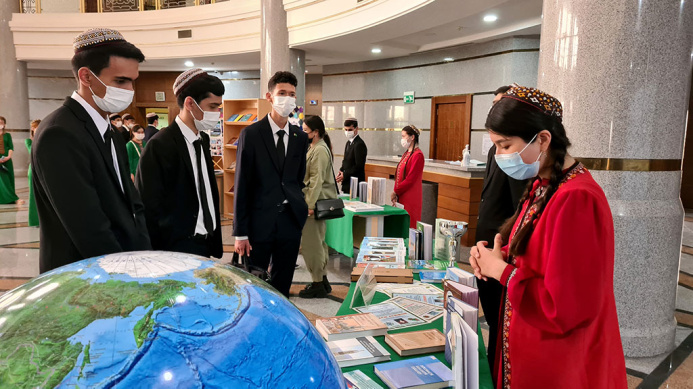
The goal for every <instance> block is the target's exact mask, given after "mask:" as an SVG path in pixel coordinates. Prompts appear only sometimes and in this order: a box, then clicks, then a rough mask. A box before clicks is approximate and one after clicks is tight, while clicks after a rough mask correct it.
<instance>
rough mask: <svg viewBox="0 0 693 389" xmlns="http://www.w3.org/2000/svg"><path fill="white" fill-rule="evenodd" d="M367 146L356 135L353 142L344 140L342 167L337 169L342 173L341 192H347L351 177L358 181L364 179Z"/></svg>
mask: <svg viewBox="0 0 693 389" xmlns="http://www.w3.org/2000/svg"><path fill="white" fill-rule="evenodd" d="M367 156H368V147H366V142H364V141H363V139H361V137H360V136H358V135H357V136H356V137H355V138H354V141H353V142H349V141H347V142H346V145H345V146H344V159H343V160H342V168H341V169H339V170H340V171H341V172H342V173H343V174H344V179H343V180H342V192H344V193H349V189H350V188H349V185H351V177H358V178H359V182H362V181H366V157H367Z"/></svg>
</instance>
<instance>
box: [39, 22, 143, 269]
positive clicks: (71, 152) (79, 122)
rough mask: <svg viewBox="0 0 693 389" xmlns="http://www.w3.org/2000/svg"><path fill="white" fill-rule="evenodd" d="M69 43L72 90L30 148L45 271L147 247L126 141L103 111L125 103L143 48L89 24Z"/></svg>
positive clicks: (127, 102) (108, 110)
mask: <svg viewBox="0 0 693 389" xmlns="http://www.w3.org/2000/svg"><path fill="white" fill-rule="evenodd" d="M74 49H75V55H74V56H73V57H72V69H73V72H74V75H75V78H76V79H77V82H78V88H77V91H75V92H74V93H73V94H72V96H71V97H68V98H67V99H66V100H65V103H63V106H62V107H60V108H58V109H57V110H55V111H53V113H51V114H50V115H48V117H46V118H45V119H44V120H43V121H42V122H41V124H40V125H39V127H38V129H37V130H36V135H35V136H34V144H33V148H32V154H31V164H32V168H33V178H32V180H33V181H32V183H33V185H34V193H35V196H36V207H37V209H38V213H39V220H40V228H41V249H40V253H39V267H40V271H41V272H42V273H43V272H46V271H48V270H51V269H55V268H56V267H59V266H62V265H66V264H69V263H72V262H75V261H78V260H81V259H85V258H90V257H94V256H98V255H103V254H110V253H116V252H122V251H134V250H149V249H151V244H150V242H149V236H148V234H147V228H146V224H145V220H144V207H143V205H142V202H141V200H140V197H139V195H138V194H137V191H136V190H135V187H134V186H133V184H132V181H131V180H130V173H129V168H128V157H127V152H126V149H125V143H124V142H123V138H121V137H120V136H118V135H117V134H115V133H114V132H113V131H111V130H110V126H109V121H108V113H111V112H119V111H121V110H123V109H125V108H127V107H128V105H130V102H131V101H132V96H133V94H134V91H133V89H132V84H133V81H134V80H135V79H136V78H137V76H138V75H139V64H140V63H141V62H142V61H144V55H142V52H141V51H140V50H139V49H138V48H137V47H135V46H133V45H132V44H131V43H128V42H126V41H125V39H124V38H123V36H122V35H121V34H120V33H119V32H118V31H115V30H110V29H92V30H88V31H86V32H85V33H83V34H81V35H79V36H77V38H75V42H74Z"/></svg>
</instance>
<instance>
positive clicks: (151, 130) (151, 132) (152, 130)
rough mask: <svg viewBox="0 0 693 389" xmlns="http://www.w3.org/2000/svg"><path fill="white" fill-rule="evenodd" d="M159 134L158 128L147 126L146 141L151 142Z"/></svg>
mask: <svg viewBox="0 0 693 389" xmlns="http://www.w3.org/2000/svg"><path fill="white" fill-rule="evenodd" d="M157 132H159V130H157V129H156V127H154V126H147V128H145V129H144V141H145V142H149V140H150V139H152V137H153V136H154V135H156V133H157Z"/></svg>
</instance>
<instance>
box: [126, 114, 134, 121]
mask: <svg viewBox="0 0 693 389" xmlns="http://www.w3.org/2000/svg"><path fill="white" fill-rule="evenodd" d="M125 120H135V117H134V116H132V115H130V114H129V113H126V114H124V115H123V121H125Z"/></svg>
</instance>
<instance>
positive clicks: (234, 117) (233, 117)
mask: <svg viewBox="0 0 693 389" xmlns="http://www.w3.org/2000/svg"><path fill="white" fill-rule="evenodd" d="M238 116H239V115H238V114H235V115H231V117H230V118H229V120H227V121H228V122H235V121H236V119H238Z"/></svg>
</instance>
